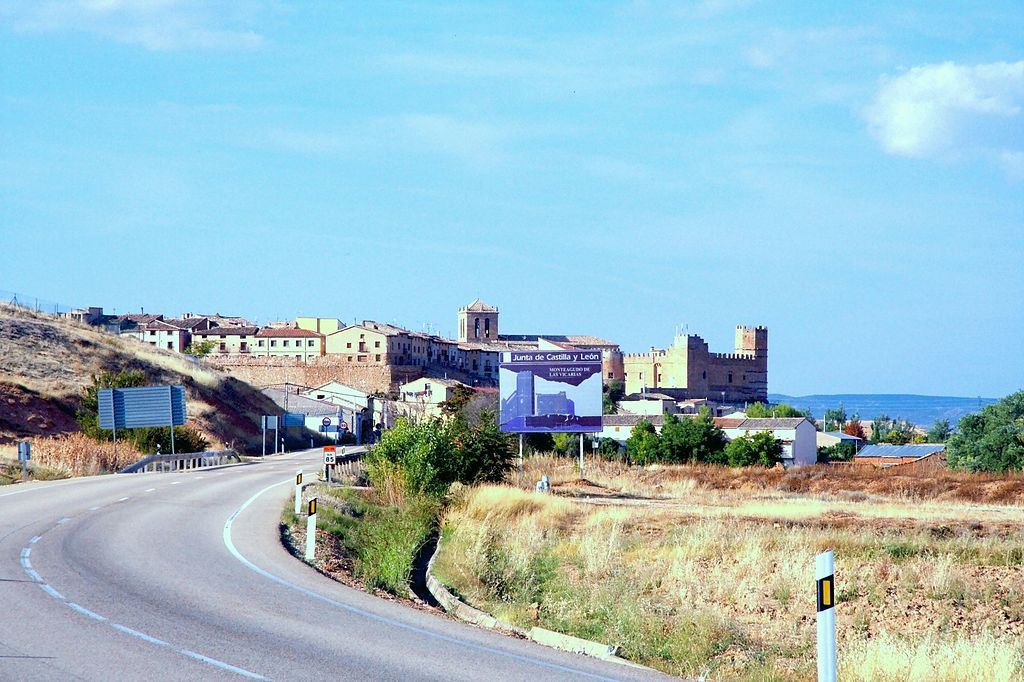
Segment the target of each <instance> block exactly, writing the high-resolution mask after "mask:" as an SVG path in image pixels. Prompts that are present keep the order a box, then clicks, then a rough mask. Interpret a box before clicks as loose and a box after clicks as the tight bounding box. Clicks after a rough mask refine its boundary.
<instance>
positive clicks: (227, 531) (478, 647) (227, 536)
mask: <svg viewBox="0 0 1024 682" xmlns="http://www.w3.org/2000/svg"><path fill="white" fill-rule="evenodd" d="M291 482H292V479H291V478H290V477H289V478H287V479H286V480H284V481H281V482H279V483H273V484H271V485H268V486H267V487H266V488H264V489H263V490H261V491H259V492H258V493H256V494H255V495H253V496H252V497H250V498H249V499H248V500H246V501H245V502H244V503H243V504H242V506H241V507H239V508H238V509H236V510H235V511H234V512H233V513H232V514H231V516H229V517H228V520H227V521H225V522H224V545H225V546H226V547H227V548H228V551H229V552H231V554H232V556H234V557H235V558H236V559H238V560H239V561H240V562H241V563H242V564H243V565H245V566H246V567H247V568H249V569H250V570H252V571H254V572H256V573H258V574H259V575H261V576H263V577H264V578H267V579H268V580H272V581H273V582H275V583H277V584H278V585H283V586H285V587H287V588H289V589H292V590H295V591H296V592H298V593H300V594H304V595H306V596H307V597H310V598H312V599H316V600H319V601H322V602H325V603H327V604H330V605H332V606H336V607H338V608H340V609H343V610H345V611H348V612H349V613H354V614H357V615H359V616H363V617H364V618H369V619H371V620H375V621H377V622H378V623H384V624H385V625H390V626H392V627H396V628H401V629H402V630H408V631H409V632H415V633H417V634H420V635H423V636H425V637H429V638H432V639H437V640H440V641H442V642H448V643H450V644H456V645H458V646H462V647H465V648H467V649H472V650H474V651H483V652H486V653H489V654H494V655H497V656H504V657H505V658H511V659H513V660H516V661H522V662H524V663H532V664H534V665H537V666H540V667H542V668H548V669H550V670H559V671H561V672H567V673H572V674H574V675H579V676H581V677H588V678H590V679H594V680H605V681H607V682H616V680H615V678H614V677H605V676H604V675H598V674H596V673H591V672H587V671H585V670H580V669H578V668H570V667H569V666H565V665H559V664H558V663H549V662H548V661H542V660H540V659H538V658H531V657H530V656H523V655H521V654H514V653H512V652H510V651H503V650H501V649H495V648H493V647H489V646H485V645H482V644H474V643H472V642H467V641H465V640H462V639H458V638H457V637H449V636H448V635H442V634H439V633H437V632H433V631H431V630H427V629H424V628H421V627H417V626H415V625H409V624H408V623H403V622H402V621H400V620H395V619H392V618H388V617H386V616H380V615H377V614H376V613H373V612H371V611H366V610H364V609H361V608H359V607H356V606H352V605H350V604H346V603H344V602H340V601H338V600H336V599H331V598H330V597H325V596H324V595H322V594H320V593H319V592H314V591H313V590H310V589H307V588H305V587H302V586H301V585H296V584H295V583H292V582H289V581H287V580H285V579H284V578H279V577H277V576H276V575H274V574H273V573H271V572H270V571H267V570H265V569H262V568H260V567H259V566H257V565H256V564H254V563H253V562H251V561H249V560H248V559H246V558H245V557H244V556H243V555H242V553H241V552H239V551H238V549H237V548H236V547H235V543H234V542H233V541H232V540H231V526H232V525H233V524H234V522H235V519H236V518H238V516H239V515H240V514H241V513H242V512H243V511H245V510H246V509H247V508H248V507H249V505H251V504H252V503H253V502H255V501H256V500H257V499H259V497H260V496H261V495H263V494H264V493H266V492H268V491H270V490H273V489H274V488H276V487H278V486H280V485H285V484H287V483H291Z"/></svg>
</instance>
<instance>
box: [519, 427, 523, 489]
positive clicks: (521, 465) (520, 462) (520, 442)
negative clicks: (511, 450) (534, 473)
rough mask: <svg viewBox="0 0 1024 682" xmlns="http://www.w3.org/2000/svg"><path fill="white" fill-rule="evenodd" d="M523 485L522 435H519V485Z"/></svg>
mask: <svg viewBox="0 0 1024 682" xmlns="http://www.w3.org/2000/svg"><path fill="white" fill-rule="evenodd" d="M522 484H523V434H521V433H520V434H519V485H522Z"/></svg>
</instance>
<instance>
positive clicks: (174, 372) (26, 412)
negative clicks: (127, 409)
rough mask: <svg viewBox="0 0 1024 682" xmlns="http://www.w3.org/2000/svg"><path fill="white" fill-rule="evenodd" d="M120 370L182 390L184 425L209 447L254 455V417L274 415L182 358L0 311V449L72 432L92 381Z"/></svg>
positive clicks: (247, 389)
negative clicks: (226, 447)
mask: <svg viewBox="0 0 1024 682" xmlns="http://www.w3.org/2000/svg"><path fill="white" fill-rule="evenodd" d="M122 370H141V371H143V372H145V374H146V376H147V377H148V379H149V381H150V383H152V384H181V385H183V386H185V389H186V396H187V398H186V401H187V406H188V425H189V426H192V427H193V428H195V429H197V430H198V431H200V432H201V433H203V434H204V435H205V436H206V438H207V439H208V440H209V441H210V444H211V447H218V446H221V445H226V444H230V443H232V442H234V444H235V446H236V448H240V449H243V450H244V449H247V448H248V449H256V448H258V443H259V438H260V431H259V416H260V415H261V414H275V413H276V412H277V408H276V406H274V404H273V403H272V402H270V401H269V400H268V399H267V398H266V397H265V396H263V395H262V394H261V393H260V392H259V391H258V390H257V389H255V388H253V387H252V386H250V385H248V384H246V383H243V382H241V381H239V380H238V379H235V378H233V377H230V376H228V375H227V374H224V373H223V372H219V371H217V370H215V369H211V368H209V367H206V366H204V365H202V364H198V363H196V362H193V361H192V360H190V359H189V358H188V357H187V356H184V355H180V354H178V353H172V352H170V351H163V350H158V349H156V348H152V347H150V346H147V345H144V344H142V343H139V342H138V341H135V340H133V339H122V338H118V337H116V336H112V335H110V334H106V333H104V332H101V331H98V330H96V329H94V328H91V327H88V326H85V325H82V324H78V323H76V322H72V321H69V320H64V319H55V318H53V317H50V316H47V315H39V314H35V313H32V312H29V311H25V310H23V309H21V308H17V307H14V306H9V305H0V445H3V444H10V443H11V442H13V441H15V440H18V439H21V438H29V437H36V436H54V435H60V434H66V433H71V432H74V431H77V430H78V424H77V423H76V422H75V411H76V410H77V408H78V405H79V401H80V397H81V395H82V391H83V389H84V388H85V387H86V386H87V385H89V384H91V383H92V375H93V374H99V373H100V372H119V371H122Z"/></svg>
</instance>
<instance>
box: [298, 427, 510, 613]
mask: <svg viewBox="0 0 1024 682" xmlns="http://www.w3.org/2000/svg"><path fill="white" fill-rule="evenodd" d="M466 412H467V411H465V410H464V411H461V412H458V413H457V414H455V415H454V416H453V417H451V418H449V419H446V420H441V419H429V420H425V421H421V422H412V421H409V420H406V419H399V420H398V423H397V424H396V425H395V427H394V428H392V429H390V430H389V431H386V432H385V433H384V434H383V436H382V437H381V440H380V442H379V443H378V444H377V445H376V446H374V447H373V449H372V450H371V451H370V453H369V454H368V455H367V457H366V458H365V460H364V463H365V466H366V481H367V482H368V483H369V485H370V487H369V488H368V489H361V490H357V489H352V488H340V487H328V486H326V485H319V486H317V487H315V488H314V489H313V490H312V491H311V492H309V493H307V497H308V496H309V495H318V496H321V497H318V505H319V506H318V512H317V513H318V516H319V515H320V514H322V516H319V518H320V519H321V521H319V525H320V528H321V530H322V534H321V536H320V537H318V543H319V544H320V545H321V546H322V550H318V552H320V553H319V554H318V557H322V558H320V563H321V565H322V567H323V568H324V569H325V570H328V571H333V570H334V569H337V568H341V569H343V570H349V571H350V572H351V574H352V575H353V576H354V577H355V578H356V579H357V580H358V581H359V582H360V584H361V585H362V586H363V587H364V588H365V589H367V590H371V591H372V590H383V591H386V592H390V593H393V594H396V595H406V594H408V591H409V581H410V578H411V575H412V571H413V564H414V562H415V560H416V557H417V554H418V553H419V552H420V550H421V549H422V547H423V546H424V544H425V543H426V542H427V541H428V540H429V538H430V536H431V535H432V534H433V533H435V532H436V530H437V526H438V519H439V517H440V514H441V512H442V510H443V509H444V507H445V505H446V504H447V502H448V501H449V499H450V496H449V491H450V489H451V487H452V485H453V484H456V483H461V484H469V485H475V484H483V483H493V482H500V481H503V480H504V479H505V477H506V476H507V474H508V472H509V471H510V470H511V468H512V466H513V462H514V454H513V450H512V441H511V439H510V438H509V437H508V436H507V435H506V434H503V433H501V432H500V431H499V430H498V424H497V419H496V416H495V414H494V413H493V412H490V411H488V410H483V411H480V412H478V413H474V417H473V421H470V420H469V419H468V418H467V417H466ZM293 512H294V509H291V508H290V509H288V510H286V511H285V513H284V518H283V521H284V523H285V525H286V527H287V528H288V529H289V532H290V533H291V534H292V535H293V536H294V537H295V538H297V539H301V541H299V542H297V543H296V545H295V546H296V547H301V546H303V544H302V543H304V541H305V540H304V533H305V525H304V523H302V522H300V519H299V518H298V517H297V516H296V515H295V514H294V513H293Z"/></svg>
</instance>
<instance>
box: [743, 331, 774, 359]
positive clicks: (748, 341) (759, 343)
mask: <svg viewBox="0 0 1024 682" xmlns="http://www.w3.org/2000/svg"><path fill="white" fill-rule="evenodd" d="M736 353H738V354H743V355H753V356H754V357H755V358H767V357H768V327H744V326H742V325H736Z"/></svg>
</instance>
